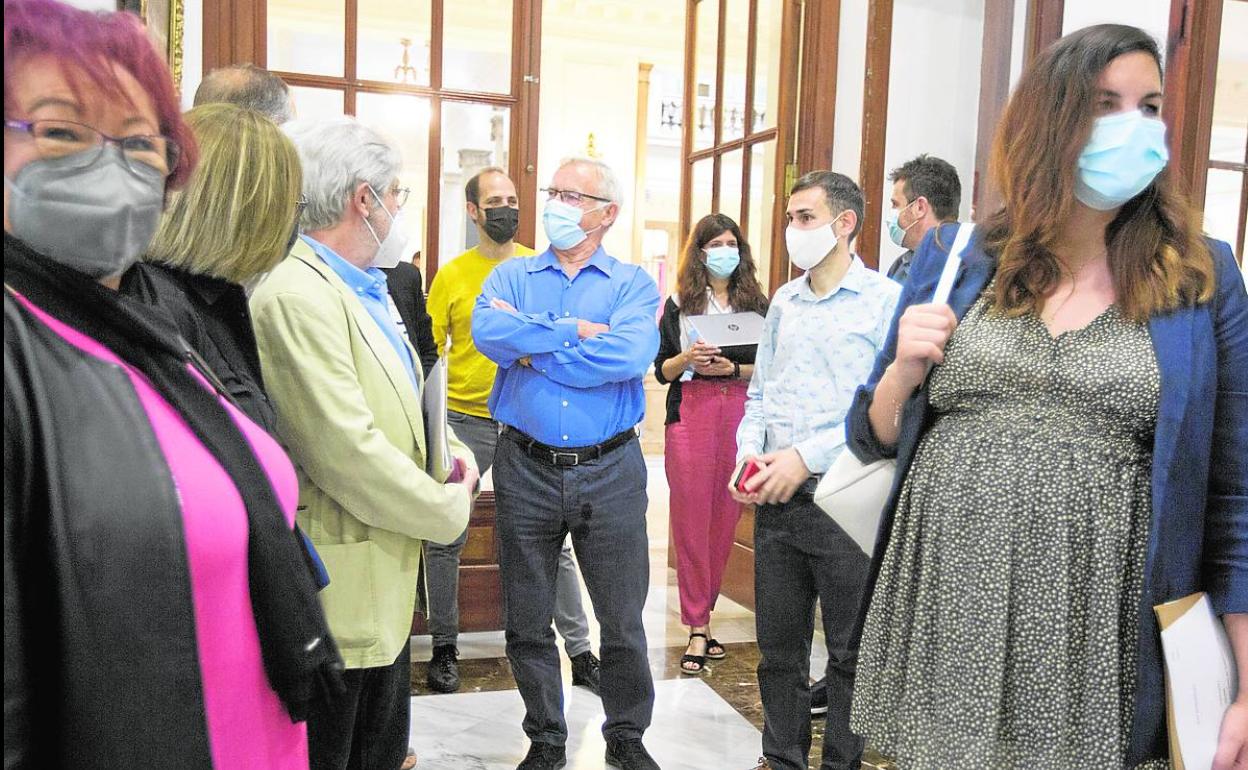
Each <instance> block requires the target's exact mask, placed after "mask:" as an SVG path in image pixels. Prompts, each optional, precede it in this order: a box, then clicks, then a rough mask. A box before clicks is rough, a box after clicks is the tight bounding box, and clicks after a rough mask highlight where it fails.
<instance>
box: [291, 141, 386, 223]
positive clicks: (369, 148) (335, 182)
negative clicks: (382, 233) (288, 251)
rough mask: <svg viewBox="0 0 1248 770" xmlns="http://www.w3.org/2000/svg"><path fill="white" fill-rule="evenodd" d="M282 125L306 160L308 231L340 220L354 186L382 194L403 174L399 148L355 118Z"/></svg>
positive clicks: (305, 185) (305, 182)
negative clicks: (370, 188)
mask: <svg viewBox="0 0 1248 770" xmlns="http://www.w3.org/2000/svg"><path fill="white" fill-rule="evenodd" d="M282 129H283V130H284V131H285V132H286V134H287V136H289V137H290V139H291V141H293V142H294V143H295V147H296V148H297V149H298V150H299V160H300V162H302V164H303V194H304V196H305V197H306V198H307V199H308V205H307V207H306V208H305V209H304V210H303V219H302V220H301V225H302V228H303V229H304V230H307V231H312V230H326V229H328V228H331V227H333V226H334V225H336V224H338V223H339V222H341V221H342V218H343V215H344V214H345V213H346V210H347V205H348V202H349V201H350V199H351V195H352V194H353V193H354V192H355V188H356V187H357V186H358V185H359V184H360V183H361V182H365V183H367V184H369V185H371V186H372V188H373V190H375V191H376V192H377V194H378V195H379V196H382V197H385V194H386V188H387V187H389V186H390V185H391V184H392V183H393V182H394V180H395V179H396V178H398V176H399V170H400V169H401V168H402V166H403V159H402V156H401V155H400V154H399V149H398V147H396V146H395V145H394V143H393V142H391V141H390V140H389V139H387V138H385V137H384V136H382V135H381V134H379V133H378V132H377V131H374V130H373V129H371V128H369V127H368V126H366V125H364V124H363V123H361V122H359V121H358V120H356V119H355V118H351V117H337V118H327V119H321V120H294V121H291V122H290V123H287V124H286V125H284V126H282Z"/></svg>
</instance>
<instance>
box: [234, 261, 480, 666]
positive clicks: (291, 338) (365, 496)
mask: <svg viewBox="0 0 1248 770" xmlns="http://www.w3.org/2000/svg"><path fill="white" fill-rule="evenodd" d="M251 313H252V322H253V324H254V326H255V332H256V342H257V343H258V345H259V348H260V361H261V365H262V367H263V371H264V383H265V388H266V390H267V391H268V394H269V397H270V399H271V400H272V402H273V404H274V406H275V408H276V410H277V415H278V426H279V432H280V434H281V438H282V440H283V441H284V442H285V444H286V446H287V448H288V451H289V452H290V455H291V458H292V459H293V460H294V461H295V464H296V466H297V469H298V472H299V510H298V515H297V518H298V521H299V525H300V526H301V527H302V528H303V530H304V531H305V532H306V533H307V534H308V536H309V537H310V538H311V539H312V542H313V543H314V544H315V545H316V548H317V551H318V552H319V553H320V555H321V558H322V559H323V560H324V562H325V567H326V569H327V570H328V572H329V577H330V584H329V586H328V587H327V588H326V589H325V590H324V591H322V592H321V600H322V603H323V604H324V607H325V613H326V615H327V617H328V619H329V627H330V630H331V631H332V632H333V634H334V638H335V639H336V640H337V642H338V646H339V648H340V649H341V650H342V656H343V659H344V660H345V661H346V664H347V667H348V668H371V667H376V666H385V665H389V664H391V663H393V662H394V660H395V658H396V657H398V654H399V651H400V650H401V649H402V645H404V644H406V643H407V640H408V636H409V633H410V628H411V622H412V613H413V611H414V609H415V607H416V603H417V579H418V577H419V575H420V563H421V559H420V555H421V541H422V540H432V541H434V542H437V543H449V542H451V541H453V540H455V539H456V538H457V537H459V535H460V534H461V533H462V532H463V531H464V528H465V527H466V526H467V524H468V514H469V510H470V508H471V506H472V500H471V497H470V495H469V493H468V491H467V490H466V489H464V487H463V486H462V485H459V484H441V483H439V482H438V481H436V480H434V479H432V478H430V477H429V476H428V475H427V474H426V473H425V470H424V468H425V430H424V422H423V419H422V416H421V404H420V397H419V395H418V394H417V392H416V391H415V389H414V388H413V387H412V383H411V379H410V378H409V377H408V373H407V369H406V367H405V366H404V364H403V362H402V361H401V360H400V359H399V355H398V352H397V351H396V350H395V349H394V347H393V346H392V345H391V344H390V342H389V340H387V338H386V336H385V335H384V334H382V332H381V329H379V328H378V327H377V322H376V321H374V320H373V318H372V316H370V315H369V314H368V311H367V310H366V309H365V308H364V305H363V304H361V302H360V300H359V299H358V298H357V297H356V296H355V294H354V292H352V291H351V290H350V289H349V288H348V287H347V285H346V283H344V282H343V281H342V279H341V278H339V277H338V275H337V274H336V273H335V272H334V271H333V270H332V269H331V268H330V267H329V266H328V265H327V264H325V263H324V262H323V261H322V260H321V259H320V258H319V257H318V256H316V253H315V252H314V251H313V250H312V248H311V247H310V246H309V245H308V244H307V243H305V242H303V241H302V240H300V241H298V242H296V244H295V248H294V250H293V251H292V252H291V256H290V257H289V258H287V259H286V260H284V261H283V262H282V263H281V264H280V265H278V266H277V268H276V269H274V270H273V272H272V273H271V274H270V275H269V276H268V277H267V278H266V279H265V280H264V281H263V282H262V283H261V284H260V286H259V287H257V289H256V291H255V293H254V294H253V295H252V297H251ZM409 348H410V345H409ZM412 360H413V361H414V362H415V365H416V370H417V372H418V373H419V372H420V371H421V367H420V357H419V356H417V355H416V354H415V351H413V352H412ZM451 452H452V454H453V455H454V456H455V457H458V458H460V459H463V460H464V461H466V462H467V463H468V464H469V465H470V466H473V467H475V463H474V462H473V459H472V453H471V452H470V451H468V448H467V447H466V446H465V445H464V444H463V443H461V442H460V441H459V440H458V439H455V438H454V434H453V433H452V434H451ZM421 606H422V608H423V601H422V604H421Z"/></svg>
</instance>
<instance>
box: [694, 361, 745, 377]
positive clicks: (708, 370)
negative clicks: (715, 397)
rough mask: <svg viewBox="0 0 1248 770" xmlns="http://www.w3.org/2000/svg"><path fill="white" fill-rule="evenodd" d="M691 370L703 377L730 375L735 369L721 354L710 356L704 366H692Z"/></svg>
mask: <svg viewBox="0 0 1248 770" xmlns="http://www.w3.org/2000/svg"><path fill="white" fill-rule="evenodd" d="M693 370H694V371H695V372H697V373H698V374H700V375H702V376H703V377H731V376H732V374H733V372H735V371H736V370H737V369H736V367H735V366H733V364H732V362H731V361H729V360H728V359H726V358H724V357H723V356H712V357H711V362H710V363H709V364H707V365H706V366H694V367H693Z"/></svg>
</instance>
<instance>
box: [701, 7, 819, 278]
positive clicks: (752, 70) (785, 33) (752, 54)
mask: <svg viewBox="0 0 1248 770" xmlns="http://www.w3.org/2000/svg"><path fill="white" fill-rule="evenodd" d="M699 2H714V3H716V4H717V7H718V13H719V15H718V17H717V19H716V25H717V31H716V36H715V40H716V53H715V59H716V64H715V107H714V110H713V118H712V119H713V120H714V127H713V131H714V139H713V141H712V144H711V146H710V147H707V148H703V149H700V150H694V149H693V144H694V130H695V128H694V120H693V116H694V110H695V108H696V105H695V102H696V99H697V97H696V94H697V84H696V82H695V81H696V79H697V72H696V58H695V55H696V51H695V47H696V45H697V35H698V19H697V6H698V3H699ZM782 2H783V5H782V6H781V14H782V16H781V22H780V23H781V30H780V51H779V60H780V61H779V66H780V71H779V78H778V82H779V84H780V87H779V93H778V94H777V112H776V125H775V127H774V128H767V129H764V130H762V131H754V130H753V110H754V95H755V91H756V85H755V82H754V80H755V77H756V76H757V70H756V62H755V59H756V55H757V53H758V26H759V13H758V0H749V24H748V27H749V33H748V36H747V41H746V85H745V112H746V117H745V127H744V128H743V131H742V134H743V136H741V137H740V138H737V139H734V140H730V141H724V140H723V104H724V101H723V80H724V48H725V46H724V36H725V34H726V31H725V27H726V25H725V24H724V16H725V14H726V12H727V0H685V62H684V64H685V66H684V77H685V80H684V97H683V98H684V104H683V115H682V121H681V169H680V189H681V196H680V220H679V221H680V228H681V231H682V232H685V233H687V232H689V231H690V229H691V228H692V225H693V222H692V219H693V211H692V207H693V195H692V190H693V169H694V164H696V163H698V162H699V161H704V160H710V161H711V176H712V180H711V184H712V194H711V207H712V210H713V211H719V204H720V200H719V189H720V180H721V177H722V173H723V170H722V162H721V159H722V158H723V156H724V155H726V154H727V153H730V152H735V151H736V150H741V190H742V195H743V196H744V197H743V200H742V206H741V216H740V217H739V219H740V222H738V224H739V225H740V227H741V229H742V230H743V231H745V230H747V229H748V226H749V195H750V189H751V188H750V184H751V183H752V181H753V179H752V175H753V162H752V161H753V151H754V148H755V147H761V146H762V145H763V144H765V143H766V142H769V141H772V140H774V141H775V142H776V168H775V176H774V178H773V183H774V188H773V189H774V190H775V200H774V201H773V202H772V221H773V222H780V221H783V213H784V198H785V196H786V194H787V193H788V189H789V188H788V184H787V181H786V180H787V179H788V178H789V177H790V176H791V171H792V169H791V165H792V162H793V160H792V159H793V153H794V148H795V142H794V137H795V134H796V130H795V129H796V120H797V101H798V97H797V93H796V88H794V83H795V81H796V80H797V78H796V75H797V66H798V41H799V40H800V36H801V33H800V27H799V24H800V23H801V19H802V0H782ZM830 2H831V3H835V4H836V5H837V6H838V7H839V4H840V0H830ZM833 101H835V100H833ZM766 237H768V238H770V239H771V255H770V256H771V259H770V266H769V268H768V270H769V276H770V277H771V287H772V290H773V291H774V290H775V288H776V287H778V286H779V285H780V283H782V282H783V280H778V276H781V275H783V274H787V271H788V259H787V256H786V255H785V252H784V233H783V230H782V229H781V228H777V227H774V226H773V227H772V232H771V233H768V234H767V236H766Z"/></svg>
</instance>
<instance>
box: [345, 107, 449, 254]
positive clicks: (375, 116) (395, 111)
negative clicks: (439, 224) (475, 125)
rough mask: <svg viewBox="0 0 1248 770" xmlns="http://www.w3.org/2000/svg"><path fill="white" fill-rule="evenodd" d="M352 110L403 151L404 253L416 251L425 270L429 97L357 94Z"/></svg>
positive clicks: (400, 182) (400, 177)
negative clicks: (408, 192) (406, 191)
mask: <svg viewBox="0 0 1248 770" xmlns="http://www.w3.org/2000/svg"><path fill="white" fill-rule="evenodd" d="M355 114H356V116H357V117H358V118H359V119H360V121H361V122H363V123H365V124H366V125H369V126H372V127H373V128H375V129H377V130H378V131H381V132H382V133H384V134H385V135H386V136H388V137H389V138H391V139H393V140H394V141H395V143H396V144H398V146H399V151H400V152H401V153H402V154H403V170H402V172H401V173H400V174H399V184H400V185H401V186H403V187H408V188H411V191H412V194H411V197H409V198H408V201H407V205H406V206H405V207H404V209H403V210H404V212H405V214H404V219H405V220H406V223H407V234H408V237H409V239H410V240H409V241H408V244H407V250H406V252H405V253H404V257H408V258H410V257H412V256H413V255H414V254H417V253H419V254H420V255H421V258H420V259H417V260H415V262H416V265H417V266H418V267H420V268H421V270H424V266H425V261H424V258H423V256H424V253H425V221H426V216H427V211H428V206H427V203H428V200H429V194H428V192H429V120H430V115H431V111H430V104H429V100H428V99H426V98H424V97H420V96H406V95H400V94H367V93H361V94H357V95H356V97H355Z"/></svg>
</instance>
